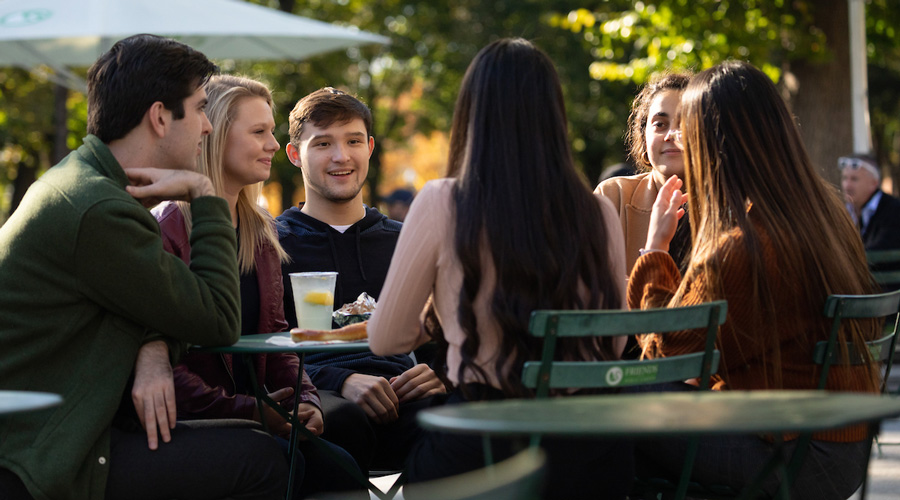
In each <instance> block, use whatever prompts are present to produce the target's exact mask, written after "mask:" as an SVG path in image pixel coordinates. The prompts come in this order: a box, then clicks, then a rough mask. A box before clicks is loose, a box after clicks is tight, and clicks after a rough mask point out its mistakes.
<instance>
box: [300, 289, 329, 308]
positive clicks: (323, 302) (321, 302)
mask: <svg viewBox="0 0 900 500" xmlns="http://www.w3.org/2000/svg"><path fill="white" fill-rule="evenodd" d="M303 301H304V302H306V303H307V304H315V305H318V306H330V305H334V295H332V294H331V292H307V293H306V296H305V297H303Z"/></svg>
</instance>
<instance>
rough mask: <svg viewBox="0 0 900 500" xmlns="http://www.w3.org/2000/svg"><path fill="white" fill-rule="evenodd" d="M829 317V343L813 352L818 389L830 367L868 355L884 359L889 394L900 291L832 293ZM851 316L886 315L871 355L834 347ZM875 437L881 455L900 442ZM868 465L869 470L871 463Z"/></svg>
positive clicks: (858, 361) (883, 389) (870, 344)
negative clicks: (819, 367) (818, 368)
mask: <svg viewBox="0 0 900 500" xmlns="http://www.w3.org/2000/svg"><path fill="white" fill-rule="evenodd" d="M886 252H893V253H897V254H898V255H900V252H894V251H893V250H888V251H886ZM898 275H900V271H898ZM825 316H826V317H828V318H833V320H832V323H831V334H830V337H829V339H828V342H819V343H818V344H816V349H815V351H814V353H813V361H814V362H815V363H816V364H820V365H822V373H821V375H820V377H819V387H818V388H819V389H824V388H825V382H826V380H827V377H828V370H829V368H830V367H831V365H832V364H835V363H839V364H843V363H844V360H845V359H846V361H847V363H848V364H851V365H859V364H864V363H866V362H868V358H871V359H872V361H876V362H880V363H881V364H882V366H883V378H882V380H881V392H882V393H887V391H888V388H887V381H888V377H889V376H890V375H891V367H892V366H893V364H894V351H895V349H896V346H897V328H898V321H900V290H895V291H893V292H887V293H881V294H876V295H831V296H829V297H828V300H826V301H825ZM849 318H884V329H883V335H882V337H881V338H880V339H877V340H872V341H869V342H866V346H867V347H868V351H869V352H868V355H866V353H861V352H859V351H858V350H857V349H856V346H854V345H853V344H849V345H847V346H846V347H845V348H844V349H846V351H847V354H846V358H845V357H844V354H843V353H842V352H841V350H836V349H835V348H834V345H835V343H836V339H837V333H838V330H839V329H840V325H841V320H842V319H849ZM898 392H900V391H898ZM873 439H874V441H875V444H876V446H877V448H878V456H881V447H882V446H896V445H900V443H894V442H890V443H882V442H880V441H878V437H877V436H876V435H874V434H873ZM866 465H867V467H866V469H867V470H868V464H866ZM865 487H866V484H863V493H865ZM864 497H865V496H863V497H862V498H864Z"/></svg>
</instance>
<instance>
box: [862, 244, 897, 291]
mask: <svg viewBox="0 0 900 500" xmlns="http://www.w3.org/2000/svg"><path fill="white" fill-rule="evenodd" d="M866 260H867V261H868V262H869V269H871V271H872V276H873V277H874V278H875V281H876V282H878V284H879V285H881V286H883V287H885V288H887V289H893V288H898V287H900V250H869V251H868V252H866Z"/></svg>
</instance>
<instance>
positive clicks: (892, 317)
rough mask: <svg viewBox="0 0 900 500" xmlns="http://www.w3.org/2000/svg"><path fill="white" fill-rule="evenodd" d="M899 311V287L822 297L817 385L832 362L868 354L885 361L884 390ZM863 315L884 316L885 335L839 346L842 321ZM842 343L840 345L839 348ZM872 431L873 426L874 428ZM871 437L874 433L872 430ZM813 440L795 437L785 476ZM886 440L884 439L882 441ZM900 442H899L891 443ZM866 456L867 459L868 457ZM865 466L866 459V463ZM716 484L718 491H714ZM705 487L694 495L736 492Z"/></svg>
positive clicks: (852, 361) (851, 361)
mask: <svg viewBox="0 0 900 500" xmlns="http://www.w3.org/2000/svg"><path fill="white" fill-rule="evenodd" d="M898 312H900V290H898V291H894V292H889V293H882V294H874V295H831V296H829V297H828V298H827V299H826V301H825V311H824V314H825V317H826V318H831V319H832V322H831V330H830V332H829V338H828V340H827V341H824V340H823V341H820V342H817V343H816V345H815V347H814V350H813V363H815V364H817V365H820V366H821V367H822V368H821V371H820V373H819V382H818V386H817V388H818V389H819V390H825V384H826V381H827V380H828V373H829V371H830V368H831V366H833V365H859V364H864V363H867V362H868V360H869V358H871V359H872V360H873V361H880V362H882V363H883V364H884V378H883V380H882V385H881V391H882V392H885V390H886V384H887V378H888V376H889V375H890V371H891V363H892V356H891V353H893V352H894V347H895V343H896V340H897V326H898V316H900V314H898ZM862 318H885V325H884V335H883V336H882V337H881V338H879V339H877V340H873V341H869V342H866V345H867V347H868V353H865V352H860V350H859V349H857V348H856V346H855V345H854V344H852V343H849V342H848V343H846V345H844V346H838V344H837V334H838V331H839V330H840V328H841V323H842V321H843V320H845V319H862ZM838 347H841V348H838ZM873 431H874V429H873ZM872 435H873V437H874V433H873V434H872ZM811 440H812V435H811V434H804V435H802V436H801V437H799V438H798V443H797V446H796V448H795V450H796V451H795V453H794V455H793V457H791V461H790V464H789V465H788V466H787V467H786V471H787V472H786V474H787V477H788V479H790V478H792V477H794V476H795V475H796V473H797V472H798V471H799V470H800V467H801V465H802V464H803V460H804V458H805V455H806V451H807V447H808V445H809V442H810V441H811ZM883 444H887V443H883ZM890 444H900V443H890ZM867 460H868V459H867ZM776 466H777V464H776V462H774V461H773V462H771V463H770V464H768V466H767V467H764V468H763V469H762V471H761V472H760V473H759V474H758V475H757V477H756V479H755V481H753V482H752V486H750V487H749V488H747V490H748V491H752V490H753V489H754V487H755V486H756V485H757V484H761V483H762V481H763V479H764V478H765V477H766V476H767V475H768V474H770V473H771V472H772V471H773V470H774V469H775V467H776ZM865 469H866V470H868V463H866V467H865ZM867 482H868V481H866V482H864V483H863V489H862V496H861V497H860V498H865V492H866V487H867ZM789 484H790V481H784V482H783V483H782V487H783V490H782V491H781V492H779V494H780V496H781V497H782V498H788V496H789V495H788V493H787V491H786V490H787V489H788V488H789ZM717 488H718V494H715V491H716V489H717ZM707 489H708V490H713V491H712V492H710V494H704V493H702V492H697V491H693V490H692V491H691V496H692V497H694V498H709V499H724V498H737V493H736V492H733V491H728V489H726V488H722V487H715V486H707Z"/></svg>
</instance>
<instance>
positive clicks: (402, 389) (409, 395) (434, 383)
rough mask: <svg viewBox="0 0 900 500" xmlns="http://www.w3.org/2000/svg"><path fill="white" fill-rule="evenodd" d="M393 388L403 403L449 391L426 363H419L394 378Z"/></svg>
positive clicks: (392, 380)
mask: <svg viewBox="0 0 900 500" xmlns="http://www.w3.org/2000/svg"><path fill="white" fill-rule="evenodd" d="M391 388H392V389H394V393H395V394H397V397H399V398H400V402H401V403H405V402H407V401H415V400H416V399H422V398H424V397H428V396H431V395H433V394H441V393H443V392H446V391H447V388H446V387H444V383H443V382H441V379H439V378H438V376H437V374H435V373H434V370H432V369H431V367H429V366H428V365H426V364H424V363H419V364H418V365H416V366H414V367H412V368H410V369H409V370H406V371H405V372H403V373H401V374H400V375H397V376H396V377H394V378H392V379H391Z"/></svg>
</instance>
